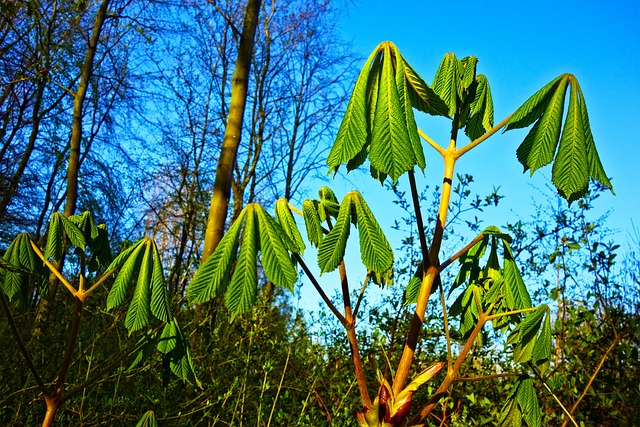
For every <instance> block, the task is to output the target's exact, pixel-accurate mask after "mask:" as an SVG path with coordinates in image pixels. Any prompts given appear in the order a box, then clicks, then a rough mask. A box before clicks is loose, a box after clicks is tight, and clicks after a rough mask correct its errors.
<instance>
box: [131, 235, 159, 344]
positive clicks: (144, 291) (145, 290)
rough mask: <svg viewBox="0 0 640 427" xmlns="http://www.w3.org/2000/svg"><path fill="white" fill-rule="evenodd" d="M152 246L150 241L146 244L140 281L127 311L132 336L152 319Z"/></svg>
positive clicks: (139, 272)
mask: <svg viewBox="0 0 640 427" xmlns="http://www.w3.org/2000/svg"><path fill="white" fill-rule="evenodd" d="M152 244H153V243H152V242H151V240H150V239H149V240H147V241H146V242H145V245H144V253H143V254H142V260H141V261H140V264H139V266H140V268H139V271H138V280H137V282H136V287H135V289H134V291H133V297H132V298H131V303H130V304H129V310H128V311H127V318H126V320H125V326H126V328H127V329H128V330H129V333H130V334H131V333H133V332H135V331H138V330H140V329H142V328H144V327H145V326H147V324H148V323H149V320H150V319H151V279H152V276H153V249H152V248H151V245H152Z"/></svg>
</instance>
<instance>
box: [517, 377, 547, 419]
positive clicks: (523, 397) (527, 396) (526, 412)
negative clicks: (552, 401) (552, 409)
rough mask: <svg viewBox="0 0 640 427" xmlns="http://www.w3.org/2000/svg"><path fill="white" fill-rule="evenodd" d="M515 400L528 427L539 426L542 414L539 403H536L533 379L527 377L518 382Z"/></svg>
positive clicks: (536, 397)
mask: <svg viewBox="0 0 640 427" xmlns="http://www.w3.org/2000/svg"><path fill="white" fill-rule="evenodd" d="M516 401H517V402H518V406H520V410H521V412H522V418H523V419H524V420H525V421H526V423H527V425H528V426H529V427H540V426H541V422H542V421H541V419H542V415H541V412H540V405H539V404H538V396H536V392H535V390H534V388H533V380H532V379H531V378H527V379H525V380H522V381H521V382H520V385H519V387H518V394H517V395H516Z"/></svg>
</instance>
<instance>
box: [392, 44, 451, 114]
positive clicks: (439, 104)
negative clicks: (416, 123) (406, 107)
mask: <svg viewBox="0 0 640 427" xmlns="http://www.w3.org/2000/svg"><path fill="white" fill-rule="evenodd" d="M397 57H399V58H400V61H398V62H401V63H402V65H403V68H404V74H405V76H406V82H407V84H408V91H407V93H408V95H409V98H410V99H411V104H412V105H413V107H414V108H417V109H418V110H420V111H422V112H424V113H427V114H431V115H434V116H447V115H448V114H449V107H448V106H447V104H445V103H444V101H442V99H440V97H439V96H438V95H437V94H436V93H435V91H434V90H433V89H431V88H430V87H429V85H427V83H425V81H424V80H422V78H421V77H420V76H419V75H418V73H416V72H415V70H414V69H413V68H411V66H410V65H409V63H408V62H407V61H406V60H405V59H404V58H403V57H402V55H400V54H399V53H397V54H396V58H397Z"/></svg>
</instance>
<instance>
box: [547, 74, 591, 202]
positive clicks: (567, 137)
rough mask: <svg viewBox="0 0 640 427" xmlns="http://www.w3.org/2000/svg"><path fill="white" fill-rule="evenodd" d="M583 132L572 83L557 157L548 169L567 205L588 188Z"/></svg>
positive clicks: (574, 88) (585, 143)
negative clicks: (567, 202) (567, 201)
mask: <svg viewBox="0 0 640 427" xmlns="http://www.w3.org/2000/svg"><path fill="white" fill-rule="evenodd" d="M584 130H585V126H584V124H583V122H582V108H581V107H580V101H579V99H578V90H577V88H576V85H575V84H572V85H571V91H570V94H569V107H568V108H567V118H566V121H565V123H564V128H563V130H562V136H561V138H560V146H559V147H558V155H557V156H556V161H555V162H554V163H553V168H552V170H551V181H552V182H553V184H554V185H555V186H556V188H557V189H558V190H559V191H560V194H561V195H562V196H563V197H564V198H565V199H567V200H569V201H570V202H571V201H573V200H575V199H577V198H580V197H582V196H584V195H585V194H586V193H587V190H588V188H589V172H590V170H589V169H590V168H589V159H588V156H587V141H586V137H585V134H584Z"/></svg>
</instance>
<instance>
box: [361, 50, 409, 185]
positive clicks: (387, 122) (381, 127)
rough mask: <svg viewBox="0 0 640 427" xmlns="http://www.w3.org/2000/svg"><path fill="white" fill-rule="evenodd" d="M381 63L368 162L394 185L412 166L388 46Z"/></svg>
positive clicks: (403, 117)
mask: <svg viewBox="0 0 640 427" xmlns="http://www.w3.org/2000/svg"><path fill="white" fill-rule="evenodd" d="M384 55H385V58H384V61H383V63H382V75H381V79H380V87H379V89H378V102H377V104H376V110H375V117H374V119H373V127H372V130H371V145H370V148H369V161H370V162H371V166H373V167H374V168H375V169H376V170H378V171H380V172H382V173H384V174H386V175H389V176H390V177H391V179H392V180H393V182H396V181H397V180H398V178H399V177H400V175H402V174H403V173H404V172H406V171H407V170H409V169H411V168H412V167H413V165H414V164H415V161H414V155H413V148H412V146H411V142H410V141H411V140H410V137H409V133H408V131H407V122H406V117H405V116H404V113H403V109H402V104H401V101H400V96H399V94H398V87H397V86H396V79H395V72H394V69H393V65H392V59H391V53H390V47H389V45H385V46H384Z"/></svg>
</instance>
